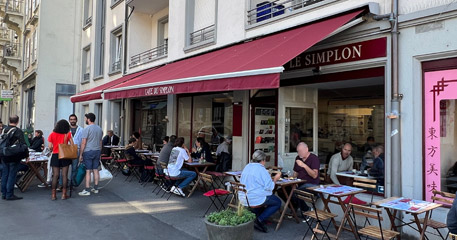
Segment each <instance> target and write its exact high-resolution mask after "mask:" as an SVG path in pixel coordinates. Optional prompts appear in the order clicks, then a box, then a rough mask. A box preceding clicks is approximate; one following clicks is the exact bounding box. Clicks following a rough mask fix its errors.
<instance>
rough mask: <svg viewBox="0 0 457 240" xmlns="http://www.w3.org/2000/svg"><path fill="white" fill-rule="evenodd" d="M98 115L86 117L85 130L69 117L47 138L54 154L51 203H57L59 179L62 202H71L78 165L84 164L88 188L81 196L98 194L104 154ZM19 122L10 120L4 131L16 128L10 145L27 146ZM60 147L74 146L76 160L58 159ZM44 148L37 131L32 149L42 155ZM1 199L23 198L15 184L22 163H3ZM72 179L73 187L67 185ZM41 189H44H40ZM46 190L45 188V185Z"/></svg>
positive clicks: (50, 164) (52, 160)
mask: <svg viewBox="0 0 457 240" xmlns="http://www.w3.org/2000/svg"><path fill="white" fill-rule="evenodd" d="M95 118H96V117H95V114H93V113H87V114H85V123H86V125H87V126H86V127H85V128H82V127H80V126H78V125H77V122H78V117H77V116H76V115H75V114H71V115H70V116H69V119H68V121H67V120H65V119H62V120H59V121H57V123H56V124H55V126H54V129H53V131H52V133H51V134H49V136H48V139H47V140H48V148H49V150H50V151H52V155H51V158H50V161H49V165H48V167H49V168H52V172H51V173H49V172H48V174H49V176H48V179H51V176H52V183H51V199H52V200H56V199H57V196H56V195H57V189H58V184H59V179H60V181H61V185H62V188H61V189H62V197H61V199H62V200H65V199H68V198H69V196H68V194H67V193H68V189H69V187H72V188H73V187H76V186H75V178H76V173H77V168H78V165H79V164H81V163H83V164H84V165H85V167H86V177H85V188H84V189H83V190H82V191H81V192H79V195H80V196H89V195H90V194H91V192H92V193H98V191H99V189H98V182H99V179H100V175H99V171H98V167H99V165H100V156H101V150H102V137H103V131H102V129H101V128H100V127H99V126H98V125H96V124H95ZM18 122H19V117H18V116H12V117H10V118H9V125H8V126H7V127H6V128H5V129H4V130H3V133H8V132H9V131H10V129H12V128H15V131H13V133H12V136H11V137H10V143H11V144H12V143H15V142H20V143H24V144H25V138H24V133H23V131H22V130H21V129H19V128H17V127H16V126H17V124H18ZM59 144H75V145H76V146H77V147H78V153H77V158H76V159H59ZM43 147H44V139H43V132H42V131H40V130H36V131H35V136H34V138H33V139H30V146H29V149H33V150H34V151H37V152H41V151H42V150H43ZM1 160H2V198H3V199H6V200H20V199H22V197H18V196H16V195H14V184H15V183H16V175H17V172H18V169H19V167H20V164H21V163H20V161H21V159H14V160H11V159H9V158H6V157H3V158H2V159H1ZM70 165H71V166H72V171H71V176H70V177H69V176H68V172H69V171H68V170H69V168H70ZM91 174H93V176H94V186H93V187H92V188H91V187H90V181H91ZM69 179H70V182H71V184H68V180H69ZM70 185H71V186H70ZM40 186H41V185H40ZM43 186H44V184H43Z"/></svg>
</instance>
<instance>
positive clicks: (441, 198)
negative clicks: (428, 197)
mask: <svg viewBox="0 0 457 240" xmlns="http://www.w3.org/2000/svg"><path fill="white" fill-rule="evenodd" d="M454 198H455V194H452V193H448V192H443V191H438V190H433V196H432V202H440V203H444V204H447V205H452V203H454ZM432 215H433V210H431V211H430V216H429V219H428V220H427V227H431V228H433V229H435V230H436V232H438V234H434V235H436V236H438V235H439V237H441V239H447V236H448V235H449V236H451V233H449V231H448V233H449V234H445V235H443V234H441V232H440V229H444V230H447V225H446V223H443V222H440V221H435V220H433V219H432ZM419 222H420V223H421V224H423V223H424V218H421V219H419Z"/></svg>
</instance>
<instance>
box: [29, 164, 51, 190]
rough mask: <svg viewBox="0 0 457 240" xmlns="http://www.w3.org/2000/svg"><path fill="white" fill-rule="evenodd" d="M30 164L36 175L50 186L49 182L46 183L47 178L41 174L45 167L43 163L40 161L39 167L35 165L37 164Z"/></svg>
mask: <svg viewBox="0 0 457 240" xmlns="http://www.w3.org/2000/svg"><path fill="white" fill-rule="evenodd" d="M29 166H30V168H31V169H32V170H33V172H34V173H35V176H36V177H37V178H38V179H39V180H40V181H41V182H42V183H44V185H45V186H46V187H48V184H47V183H46V180H45V179H44V178H43V176H41V174H40V170H41V169H43V165H42V164H41V163H40V165H39V167H35V164H30V165H29ZM43 171H45V170H44V169H43Z"/></svg>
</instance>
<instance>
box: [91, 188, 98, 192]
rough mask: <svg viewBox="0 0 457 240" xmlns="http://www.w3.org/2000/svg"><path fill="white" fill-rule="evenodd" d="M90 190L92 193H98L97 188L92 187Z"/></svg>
mask: <svg viewBox="0 0 457 240" xmlns="http://www.w3.org/2000/svg"><path fill="white" fill-rule="evenodd" d="M90 191H91V192H93V193H98V189H95V188H92V189H91V190H90Z"/></svg>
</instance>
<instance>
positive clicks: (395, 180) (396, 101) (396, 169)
mask: <svg viewBox="0 0 457 240" xmlns="http://www.w3.org/2000/svg"><path fill="white" fill-rule="evenodd" d="M392 12H393V28H392V54H391V55H392V59H391V60H392V61H391V64H392V101H391V110H392V113H393V117H392V118H391V119H392V120H391V121H392V122H391V123H392V133H391V151H392V155H391V160H392V161H391V167H392V169H391V190H392V194H391V195H392V196H401V169H402V168H401V152H400V151H401V146H400V144H401V143H400V139H401V138H400V132H401V131H400V114H399V113H400V100H401V96H400V93H399V79H398V0H393V6H392Z"/></svg>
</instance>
